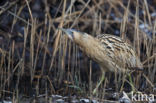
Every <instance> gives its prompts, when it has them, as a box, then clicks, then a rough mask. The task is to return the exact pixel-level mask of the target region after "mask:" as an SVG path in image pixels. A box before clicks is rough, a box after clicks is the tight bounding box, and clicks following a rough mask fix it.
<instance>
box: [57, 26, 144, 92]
mask: <svg viewBox="0 0 156 103" xmlns="http://www.w3.org/2000/svg"><path fill="white" fill-rule="evenodd" d="M59 29H60V30H62V31H63V32H64V33H65V34H66V35H67V36H68V38H69V39H70V40H71V41H73V42H74V43H75V44H76V45H78V47H79V48H80V50H81V51H82V52H84V53H85V54H86V55H87V56H88V57H89V58H91V59H92V60H93V61H95V62H97V64H99V66H100V68H101V72H102V77H101V80H100V83H99V84H98V86H99V85H100V84H101V83H102V81H103V80H104V74H105V72H107V71H108V72H115V73H127V72H129V71H132V70H134V69H136V68H139V69H140V70H142V68H143V65H142V63H141V61H140V59H139V57H138V56H137V54H136V52H135V50H134V49H133V46H132V45H131V44H130V43H128V42H126V41H125V40H123V39H122V38H120V37H118V36H115V35H112V34H99V35H98V36H96V37H93V36H92V35H90V34H88V33H85V32H81V31H77V30H75V29H64V28H59ZM96 89H97V88H96ZM95 91H96V90H94V92H95Z"/></svg>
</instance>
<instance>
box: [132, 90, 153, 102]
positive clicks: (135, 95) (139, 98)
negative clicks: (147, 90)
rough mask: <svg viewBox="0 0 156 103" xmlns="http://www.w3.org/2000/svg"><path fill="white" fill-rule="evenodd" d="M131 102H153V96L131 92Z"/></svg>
mask: <svg viewBox="0 0 156 103" xmlns="http://www.w3.org/2000/svg"><path fill="white" fill-rule="evenodd" d="M131 100H132V101H151V102H152V101H154V94H144V93H141V92H136V93H134V92H131Z"/></svg>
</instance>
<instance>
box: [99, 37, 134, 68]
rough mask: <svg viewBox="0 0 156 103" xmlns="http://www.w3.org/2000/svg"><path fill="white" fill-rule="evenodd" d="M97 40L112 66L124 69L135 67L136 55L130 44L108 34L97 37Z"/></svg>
mask: <svg viewBox="0 0 156 103" xmlns="http://www.w3.org/2000/svg"><path fill="white" fill-rule="evenodd" d="M97 38H98V39H99V40H100V43H101V45H102V46H104V49H106V53H107V54H106V55H107V56H108V57H109V58H110V63H111V64H112V65H113V66H117V67H119V68H126V69H127V68H130V67H136V54H135V52H134V50H133V48H132V47H131V45H130V44H128V43H126V42H125V41H124V40H122V39H121V38H120V37H117V36H113V35H110V34H103V35H99V36H97Z"/></svg>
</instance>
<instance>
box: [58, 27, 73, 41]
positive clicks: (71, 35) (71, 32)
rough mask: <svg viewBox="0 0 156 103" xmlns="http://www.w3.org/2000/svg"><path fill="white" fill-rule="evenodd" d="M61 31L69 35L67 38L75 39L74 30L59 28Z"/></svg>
mask: <svg viewBox="0 0 156 103" xmlns="http://www.w3.org/2000/svg"><path fill="white" fill-rule="evenodd" d="M58 29H59V30H62V31H63V32H65V34H67V36H68V37H69V38H70V39H71V40H73V39H74V35H73V30H72V29H64V28H58Z"/></svg>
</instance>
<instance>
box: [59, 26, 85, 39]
mask: <svg viewBox="0 0 156 103" xmlns="http://www.w3.org/2000/svg"><path fill="white" fill-rule="evenodd" d="M59 29H60V30H62V31H63V32H64V33H65V34H66V35H67V36H68V38H69V39H71V40H72V41H76V40H81V39H82V38H84V37H83V36H84V33H82V32H79V31H77V30H75V29H64V28H59Z"/></svg>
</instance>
